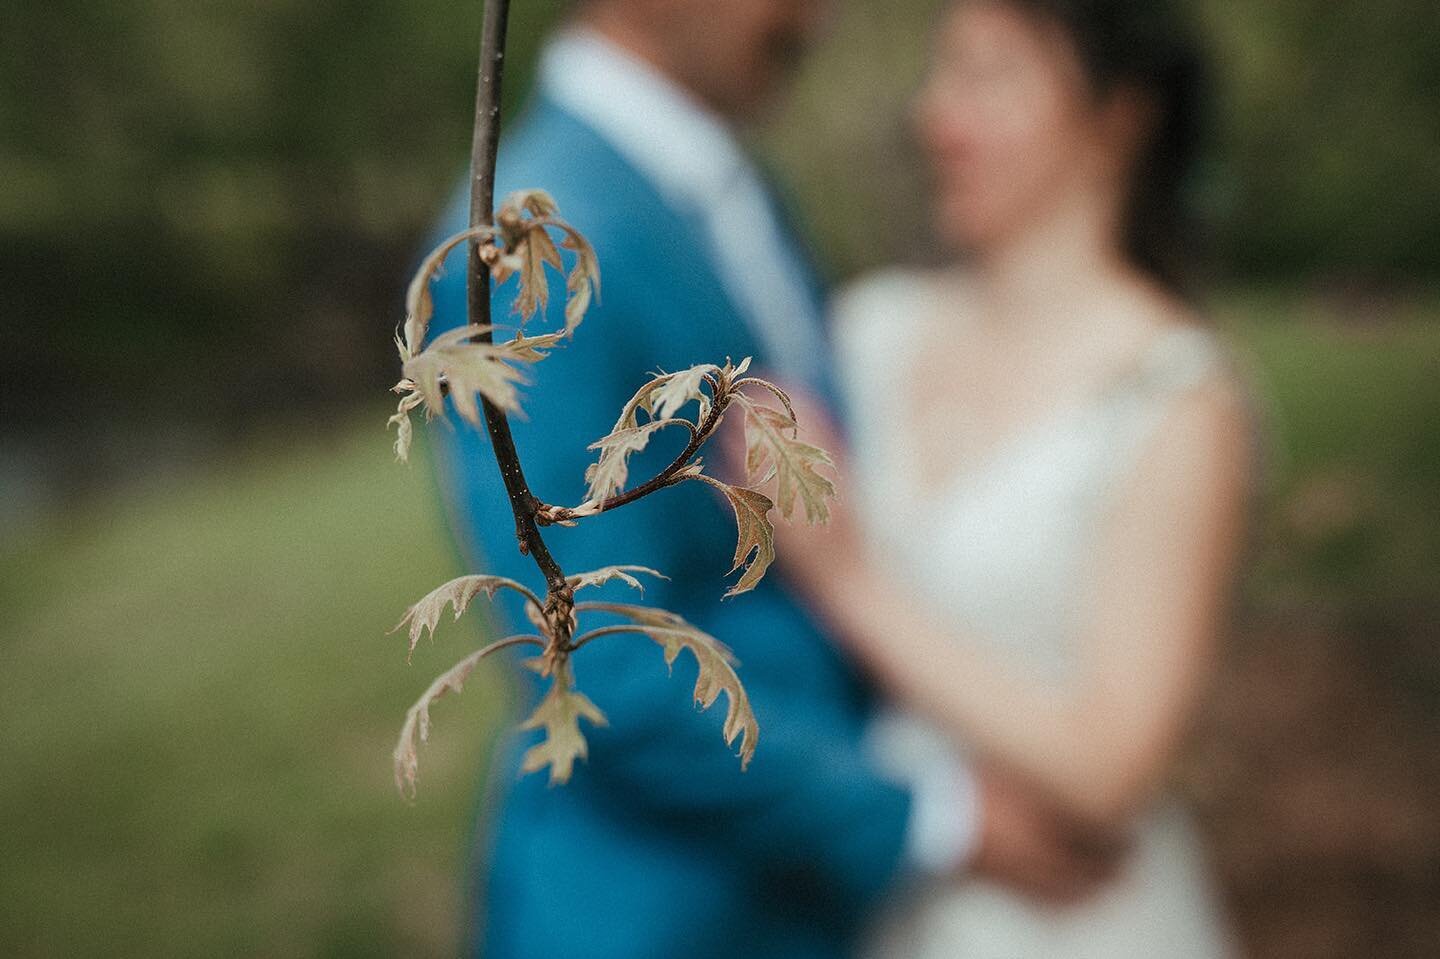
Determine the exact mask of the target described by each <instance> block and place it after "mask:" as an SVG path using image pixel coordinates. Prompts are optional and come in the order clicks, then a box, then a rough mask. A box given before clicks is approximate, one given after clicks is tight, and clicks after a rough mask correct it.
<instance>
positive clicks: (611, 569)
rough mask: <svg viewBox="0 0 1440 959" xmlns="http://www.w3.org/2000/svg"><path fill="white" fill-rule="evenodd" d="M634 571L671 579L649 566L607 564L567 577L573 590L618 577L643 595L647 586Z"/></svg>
mask: <svg viewBox="0 0 1440 959" xmlns="http://www.w3.org/2000/svg"><path fill="white" fill-rule="evenodd" d="M633 573H644V574H645V575H647V576H654V577H655V578H656V579H669V578H670V577H668V576H666V575H665V574H664V573H660V572H657V571H655V570H653V569H651V568H650V567H648V566H606V567H605V568H604V569H597V570H595V571H593V572H589V573H576V574H575V575H574V576H567V577H565V581H566V582H567V583H569V584H570V588H571V589H572V590H576V591H579V590H581V589H584V588H585V587H586V586H604V585H605V584H606V583H608V582H610V581H611V580H615V579H618V580H620V581H621V582H623V583H625V584H626V585H627V586H629V587H630V588H631V589H635V590H639V591H640V593H641V594H642V595H643V594H644V593H645V586H644V584H643V583H641V582H640V581H639V580H638V579H636V578H635V577H634V576H633V575H631V574H633Z"/></svg>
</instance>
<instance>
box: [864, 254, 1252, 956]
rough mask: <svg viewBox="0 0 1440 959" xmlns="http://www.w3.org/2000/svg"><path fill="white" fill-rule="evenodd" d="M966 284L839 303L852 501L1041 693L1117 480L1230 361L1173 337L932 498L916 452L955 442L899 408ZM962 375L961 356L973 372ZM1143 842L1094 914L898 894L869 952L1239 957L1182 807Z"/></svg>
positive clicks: (889, 288) (979, 889)
mask: <svg viewBox="0 0 1440 959" xmlns="http://www.w3.org/2000/svg"><path fill="white" fill-rule="evenodd" d="M953 283H954V277H953V276H951V275H949V274H942V273H911V272H899V271H890V272H887V273H884V274H881V275H879V276H876V277H873V278H871V279H869V280H867V281H864V282H863V283H861V284H860V285H858V286H856V287H854V288H852V289H851V290H850V291H849V292H848V293H847V294H846V295H844V296H842V297H841V299H840V301H839V303H838V305H837V309H836V332H835V335H836V349H837V354H838V359H839V366H840V371H841V373H842V377H843V378H842V379H841V382H842V383H843V384H845V385H846V389H847V390H849V395H848V396H847V400H848V401H849V403H850V405H851V407H852V409H851V420H852V424H853V432H852V462H851V476H852V484H856V485H855V486H853V487H852V488H853V489H855V492H854V494H852V495H854V496H855V499H856V501H857V503H858V505H857V509H858V510H859V512H860V514H861V516H862V522H863V523H864V525H865V528H866V532H867V538H868V540H869V542H870V543H871V544H872V549H873V550H874V552H875V555H874V556H873V560H874V561H876V562H883V563H885V564H886V565H887V567H888V568H890V569H891V570H892V571H893V572H895V573H896V574H897V576H899V577H901V578H903V580H904V581H906V582H908V583H909V584H910V585H911V586H912V587H913V588H914V589H915V590H916V591H917V592H919V593H921V594H922V595H926V596H930V597H940V598H942V600H941V601H942V602H943V603H944V606H945V611H946V616H947V618H953V619H954V620H955V621H956V622H957V624H958V626H959V628H960V629H961V630H963V633H964V635H966V636H967V637H971V638H972V640H971V641H974V640H983V641H985V642H988V643H990V644H993V646H994V649H995V651H996V653H997V655H1003V656H1006V657H1009V660H1010V661H1011V662H1012V663H1013V664H1015V665H1019V666H1023V668H1025V669H1028V670H1030V671H1031V672H1032V673H1033V674H1034V675H1035V676H1036V677H1037V679H1044V680H1046V681H1054V682H1057V683H1063V682H1064V681H1065V679H1066V677H1067V675H1068V673H1069V672H1070V670H1071V669H1072V667H1073V656H1074V648H1073V643H1074V641H1075V637H1076V633H1077V630H1078V629H1079V628H1080V624H1081V622H1082V620H1083V617H1084V616H1085V615H1086V608H1085V607H1086V590H1085V583H1086V578H1087V575H1088V572H1089V567H1088V564H1089V562H1090V560H1091V558H1092V556H1093V551H1094V547H1095V545H1096V539H1097V535H1098V529H1099V526H1100V523H1101V521H1102V519H1103V517H1104V515H1105V511H1106V509H1107V507H1108V505H1109V504H1110V502H1111V497H1112V494H1113V493H1114V491H1115V490H1116V488H1117V486H1118V481H1120V480H1122V479H1123V478H1124V477H1125V475H1126V473H1127V470H1129V469H1130V467H1131V466H1132V465H1133V464H1134V462H1135V460H1136V457H1137V456H1138V455H1139V451H1140V449H1141V447H1142V446H1143V444H1144V441H1145V439H1146V437H1148V436H1150V435H1152V433H1154V431H1155V430H1156V429H1157V427H1158V426H1159V424H1160V423H1161V422H1162V420H1163V419H1164V417H1165V414H1166V412H1167V410H1168V409H1169V408H1170V406H1171V404H1172V402H1173V401H1174V400H1175V398H1176V397H1177V396H1179V395H1180V394H1181V393H1182V392H1183V391H1185V390H1186V389H1188V388H1190V387H1193V386H1195V385H1197V384H1199V383H1200V382H1201V381H1202V380H1204V379H1205V378H1206V377H1207V376H1209V375H1211V374H1212V373H1213V372H1215V370H1216V369H1217V367H1218V365H1219V364H1220V363H1221V361H1222V357H1223V354H1222V352H1221V350H1220V348H1219V346H1218V344H1217V342H1216V341H1215V340H1214V338H1213V336H1212V335H1211V334H1209V333H1207V332H1204V331H1202V330H1199V329H1190V328H1187V329H1184V330H1177V331H1175V332H1171V333H1166V334H1163V335H1161V336H1160V337H1159V338H1158V339H1157V340H1156V341H1155V342H1154V343H1153V344H1152V345H1151V347H1150V348H1149V349H1148V350H1146V351H1145V353H1144V355H1143V358H1142V359H1141V361H1140V362H1139V363H1137V364H1135V365H1134V367H1133V368H1132V369H1130V370H1128V371H1127V372H1126V374H1125V375H1123V376H1121V377H1118V378H1116V379H1115V380H1114V381H1113V382H1111V383H1110V385H1109V387H1108V388H1107V389H1105V390H1103V391H1102V392H1101V393H1100V395H1097V396H1095V397H1093V398H1092V399H1091V400H1090V401H1088V402H1085V403H1081V404H1078V405H1075V406H1072V407H1067V408H1065V409H1062V410H1059V411H1057V412H1056V413H1054V414H1052V415H1051V416H1049V417H1046V418H1045V420H1044V422H1041V423H1038V424H1035V425H1033V426H1031V427H1030V428H1028V429H1026V430H1023V431H1022V432H1021V433H1019V434H1017V435H1015V436H1012V437H1010V438H1009V439H1008V441H1007V442H1005V443H1004V444H1003V445H1002V446H1001V448H1000V449H999V450H997V451H996V452H994V453H993V454H991V455H989V456H987V457H986V459H985V460H984V461H983V462H982V463H980V464H977V465H973V466H966V467H965V468H964V469H963V471H962V472H960V473H958V474H957V475H954V476H952V477H951V478H950V479H949V480H948V481H946V482H944V483H942V484H940V485H939V486H938V487H934V486H933V484H932V488H931V490H930V491H922V490H921V489H920V488H919V487H918V485H917V483H916V480H915V471H914V468H913V464H914V463H915V451H916V450H917V448H919V447H921V446H922V445H923V444H927V443H944V442H947V438H946V437H944V436H939V435H937V436H933V437H928V436H923V435H915V430H916V428H915V427H914V426H913V425H908V424H909V423H913V420H911V419H910V418H909V417H907V416H906V415H905V411H904V409H902V408H899V407H898V406H897V403H898V402H903V401H900V400H897V397H903V396H906V395H908V390H906V388H905V383H906V380H907V377H908V375H909V371H910V370H911V369H913V362H912V357H913V354H914V351H915V350H917V349H924V348H925V347H926V342H925V337H924V336H923V331H924V330H925V329H926V326H927V324H934V323H936V322H940V323H945V322H962V320H961V319H960V318H959V313H960V309H961V308H960V306H959V300H958V298H957V297H955V296H954V295H952V294H953V292H954V290H955V287H954V286H953ZM930 328H934V327H933V326H931V327H930ZM912 334H916V335H912ZM963 363H964V359H963V357H957V358H956V364H957V373H959V372H963ZM917 546H918V547H919V548H917ZM1136 680H1137V681H1143V677H1136ZM956 682H957V683H963V682H964V677H956ZM876 732H877V733H878V742H879V748H880V749H881V750H883V753H884V759H885V760H886V761H888V762H890V763H892V764H893V763H902V764H903V763H915V764H923V763H926V762H929V761H930V760H929V759H927V756H931V755H934V753H935V752H936V751H937V750H949V751H951V753H952V754H953V752H954V750H955V748H956V747H955V746H954V745H952V744H950V743H948V742H946V741H944V740H942V739H941V738H940V736H939V734H938V733H937V732H935V731H933V730H932V729H930V728H929V727H927V726H926V725H925V724H924V723H923V722H922V721H921V720H919V719H918V718H916V717H913V716H907V715H905V714H903V713H900V712H896V713H894V714H893V715H890V716H887V717H886V718H885V719H884V720H883V721H882V722H881V723H880V724H879V728H878V729H877V730H876ZM981 814H982V815H983V810H982V813H981ZM1135 829H1136V832H1135V837H1136V842H1135V846H1134V850H1133V852H1132V854H1131V858H1130V859H1129V860H1128V862H1127V865H1126V867H1125V869H1124V871H1123V872H1122V874H1121V876H1120V877H1119V879H1118V880H1117V881H1116V882H1114V883H1113V884H1112V885H1110V886H1109V887H1107V888H1106V889H1105V890H1104V891H1103V892H1102V893H1101V894H1099V895H1098V896H1097V897H1096V898H1095V899H1093V900H1091V901H1089V902H1086V903H1084V904H1081V905H1079V906H1076V907H1072V908H1069V909H1063V910H1062V909H1053V908H1047V907H1044V906H1039V905H1036V904H1033V903H1031V902H1029V901H1026V900H1024V899H1022V898H1020V897H1019V896H1017V895H1014V894H1012V893H1010V892H1008V891H1006V890H1003V889H1001V888H999V887H997V886H994V885H991V884H989V883H986V882H984V881H980V880H974V879H972V880H967V881H963V882H947V883H941V882H934V883H929V884H926V883H917V884H913V885H912V886H910V887H909V888H907V889H905V890H903V891H902V892H901V893H900V894H898V895H897V896H896V900H895V901H894V902H893V903H892V905H891V907H890V908H889V909H888V910H887V911H886V914H885V915H884V916H883V917H882V919H881V921H880V922H879V923H878V924H877V927H876V929H875V930H874V934H873V936H872V942H871V943H870V945H869V946H868V947H867V948H866V950H865V955H867V956H868V957H871V959H901V957H904V959H941V957H944V959H952V957H953V959H1192V957H1193V959H1218V957H1225V956H1231V955H1233V954H1234V949H1233V948H1232V946H1231V940H1230V935H1229V932H1228V930H1227V928H1226V925H1225V923H1224V921H1223V920H1222V919H1221V917H1220V913H1219V910H1218V909H1217V907H1216V892H1215V890H1214V888H1213V887H1212V885H1211V882H1210V880H1209V877H1208V874H1207V870H1206V867H1205V861H1204V856H1203V854H1202V849H1201V846H1200V843H1199V842H1198V839H1197V837H1196V835H1195V833H1194V830H1193V828H1192V825H1191V823H1190V821H1189V819H1188V817H1187V815H1186V813H1185V810H1184V809H1183V807H1182V806H1181V805H1180V804H1179V803H1177V802H1176V801H1174V800H1173V799H1162V800H1160V801H1158V802H1157V803H1156V804H1155V805H1154V807H1153V808H1152V809H1151V810H1150V811H1149V812H1148V813H1146V814H1145V815H1144V816H1143V817H1142V818H1141V819H1140V820H1139V821H1138V822H1137V824H1136V827H1135Z"/></svg>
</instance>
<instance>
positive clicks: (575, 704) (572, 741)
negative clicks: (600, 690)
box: [520, 660, 607, 785]
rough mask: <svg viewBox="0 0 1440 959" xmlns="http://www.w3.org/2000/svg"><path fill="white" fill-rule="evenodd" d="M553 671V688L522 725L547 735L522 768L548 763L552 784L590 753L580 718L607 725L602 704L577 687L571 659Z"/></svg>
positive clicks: (528, 754)
mask: <svg viewBox="0 0 1440 959" xmlns="http://www.w3.org/2000/svg"><path fill="white" fill-rule="evenodd" d="M553 672H554V679H553V680H552V681H551V683H550V689H549V690H548V691H546V693H545V697H544V698H543V699H541V700H540V704H539V705H538V706H536V707H535V711H534V712H533V713H531V714H530V718H529V719H526V720H525V722H524V723H523V724H522V725H521V728H522V729H543V730H544V731H545V738H544V739H543V740H541V741H540V742H539V743H538V744H537V745H534V746H531V747H530V749H528V750H527V751H526V753H525V755H524V757H523V758H522V759H521V761H520V771H521V772H526V773H530V772H535V771H536V770H539V769H544V768H545V767H546V766H549V767H550V784H551V785H555V784H557V783H564V782H568V781H569V780H570V774H571V772H572V770H573V769H574V767H575V761H576V760H577V759H584V758H585V757H586V756H587V755H588V747H587V745H586V743H585V735H584V734H583V733H582V732H581V731H580V720H581V719H585V720H587V721H589V722H590V723H591V724H592V725H595V726H605V725H607V722H606V720H605V714H604V713H602V712H601V711H600V709H599V707H597V706H596V705H595V704H594V703H592V702H591V701H590V700H589V698H588V697H586V696H585V694H584V693H581V692H578V691H577V690H576V689H575V688H574V686H575V684H574V681H573V679H572V677H571V671H570V664H569V661H568V660H561V661H560V662H559V663H558V664H557V665H555V666H554V669H553Z"/></svg>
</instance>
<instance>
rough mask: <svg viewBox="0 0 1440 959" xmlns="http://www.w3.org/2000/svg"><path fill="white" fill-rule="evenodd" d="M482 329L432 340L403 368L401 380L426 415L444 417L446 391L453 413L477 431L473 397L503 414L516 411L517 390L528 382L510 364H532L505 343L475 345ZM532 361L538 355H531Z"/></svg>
mask: <svg viewBox="0 0 1440 959" xmlns="http://www.w3.org/2000/svg"><path fill="white" fill-rule="evenodd" d="M485 329H487V327H479V326H462V327H459V328H458V329H454V330H450V331H449V332H447V333H442V334H441V335H440V336H437V337H436V338H435V339H434V341H433V342H431V344H430V345H429V346H428V347H426V349H425V351H424V352H423V353H421V354H420V355H419V356H416V357H414V358H412V359H410V360H408V361H406V363H405V376H406V377H408V378H409V379H410V380H412V381H414V383H415V387H416V389H417V390H418V391H419V392H420V394H421V395H422V396H423V397H424V398H425V408H426V409H427V410H428V411H429V412H430V414H431V415H435V414H438V413H442V412H444V409H445V389H444V388H442V382H443V384H444V386H445V387H448V390H449V393H450V396H451V397H452V398H453V399H454V401H455V411H456V412H457V413H459V414H460V415H461V416H463V417H465V419H467V420H469V421H470V422H471V423H474V424H475V425H477V426H478V425H480V404H479V403H478V402H477V401H476V399H475V395H476V394H477V393H478V394H480V395H481V396H483V397H485V398H486V399H487V400H489V401H490V402H491V403H494V404H495V405H496V406H498V407H500V408H501V409H502V410H519V408H520V394H519V393H518V392H517V390H516V389H515V387H516V385H517V384H522V383H525V382H527V380H526V379H525V375H524V374H523V373H522V372H521V371H520V370H519V369H517V368H516V367H514V366H512V365H511V363H512V362H522V363H523V362H532V360H530V359H529V356H528V355H527V351H525V350H522V349H519V348H516V347H513V346H511V345H509V344H505V343H484V342H476V341H475V339H474V338H475V335H476V334H477V333H479V332H483V331H484V330H485ZM533 352H535V353H536V355H539V356H542V357H543V355H544V354H543V353H539V351H533Z"/></svg>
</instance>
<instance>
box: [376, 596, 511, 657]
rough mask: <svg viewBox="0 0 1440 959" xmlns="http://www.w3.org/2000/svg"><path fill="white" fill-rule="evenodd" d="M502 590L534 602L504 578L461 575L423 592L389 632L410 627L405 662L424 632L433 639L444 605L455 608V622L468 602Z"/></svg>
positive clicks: (463, 611) (467, 605) (491, 597)
mask: <svg viewBox="0 0 1440 959" xmlns="http://www.w3.org/2000/svg"><path fill="white" fill-rule="evenodd" d="M502 589H512V590H514V591H515V592H517V593H519V594H520V595H522V596H524V597H525V598H526V599H527V600H529V601H530V602H531V603H538V600H537V599H536V597H535V594H534V593H532V592H530V590H528V589H526V588H525V587H524V586H521V585H520V584H519V583H517V582H515V581H514V580H513V579H506V578H505V577H503V576H485V575H480V576H461V577H459V578H458V579H452V580H451V581H450V582H448V583H446V584H444V585H443V586H439V587H437V588H435V589H433V590H431V591H430V592H429V593H427V594H426V595H425V596H424V597H423V598H422V599H421V600H420V601H419V602H417V603H416V604H415V605H413V606H411V607H410V608H409V609H408V610H406V611H405V615H404V616H403V617H402V618H401V619H400V622H398V623H396V624H395V628H394V629H392V630H390V632H392V633H395V632H398V631H399V630H400V629H402V628H403V627H405V626H409V627H410V633H409V637H410V647H409V649H408V650H406V653H405V659H406V661H407V662H408V661H409V660H410V657H411V655H413V654H414V652H415V646H416V645H417V644H418V643H419V642H420V637H421V635H422V634H423V632H424V630H427V629H428V630H429V631H430V638H431V639H432V640H433V639H434V638H435V627H436V626H437V625H439V623H440V617H441V616H442V615H443V614H444V612H445V607H446V606H453V607H455V619H457V620H458V619H459V618H460V617H461V616H462V615H464V613H465V610H466V608H468V607H469V605H470V602H471V601H472V600H473V599H475V597H476V596H479V595H480V594H481V593H484V594H485V595H486V596H487V597H489V598H490V599H492V600H493V599H494V598H495V594H496V593H497V592H498V591H500V590H502Z"/></svg>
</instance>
